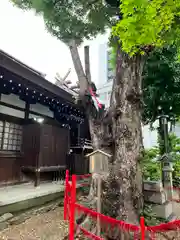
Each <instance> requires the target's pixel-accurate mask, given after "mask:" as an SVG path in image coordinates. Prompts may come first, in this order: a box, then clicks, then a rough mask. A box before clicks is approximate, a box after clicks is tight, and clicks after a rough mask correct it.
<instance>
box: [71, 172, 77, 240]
mask: <svg viewBox="0 0 180 240" xmlns="http://www.w3.org/2000/svg"><path fill="white" fill-rule="evenodd" d="M75 203H76V175H72V186H71V201H70V220H69V240H74V229H75Z"/></svg>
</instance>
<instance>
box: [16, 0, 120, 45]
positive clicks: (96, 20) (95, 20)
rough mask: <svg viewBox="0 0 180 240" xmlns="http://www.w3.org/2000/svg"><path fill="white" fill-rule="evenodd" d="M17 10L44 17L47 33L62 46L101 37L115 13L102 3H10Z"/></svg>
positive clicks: (45, 0)
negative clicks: (30, 11) (29, 10)
mask: <svg viewBox="0 0 180 240" xmlns="http://www.w3.org/2000/svg"><path fill="white" fill-rule="evenodd" d="M11 1H12V2H13V3H14V4H15V5H16V6H18V7H20V8H22V9H25V10H28V9H34V10H35V11H36V13H38V14H41V15H43V17H44V21H45V25H46V27H47V30H48V31H49V32H50V33H51V34H53V35H54V36H56V37H57V38H58V39H60V40H62V41H63V42H65V43H67V44H68V43H69V41H70V40H72V39H73V40H76V42H77V43H79V44H80V43H81V42H82V41H83V40H84V39H90V38H91V37H95V36H96V35H97V34H99V33H104V32H105V30H106V28H107V27H111V25H112V24H113V21H114V20H113V16H115V13H116V10H115V8H113V7H110V6H109V5H107V4H104V3H103V1H102V0H74V1H73V0H11Z"/></svg>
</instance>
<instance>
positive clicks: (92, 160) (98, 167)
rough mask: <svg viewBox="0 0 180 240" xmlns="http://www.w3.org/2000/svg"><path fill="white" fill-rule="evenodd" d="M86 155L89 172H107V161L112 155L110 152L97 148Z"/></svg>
mask: <svg viewBox="0 0 180 240" xmlns="http://www.w3.org/2000/svg"><path fill="white" fill-rule="evenodd" d="M86 157H88V158H89V171H90V173H108V170H109V169H108V161H109V159H110V158H111V157H112V156H111V155H110V154H108V153H106V152H103V151H101V150H99V149H98V150H96V151H94V152H92V153H90V154H88V155H86Z"/></svg>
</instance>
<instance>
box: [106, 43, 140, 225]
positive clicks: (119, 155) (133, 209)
mask: <svg viewBox="0 0 180 240" xmlns="http://www.w3.org/2000/svg"><path fill="white" fill-rule="evenodd" d="M142 70H143V59H142V57H141V56H135V57H132V58H129V56H127V55H126V54H124V53H123V52H122V51H121V48H120V46H119V48H118V49H117V62H116V79H115V80H114V81H115V83H114V89H113V94H114V96H112V102H111V106H112V108H113V109H114V114H113V115H112V116H113V117H112V129H113V133H112V137H113V140H114V149H113V150H114V151H113V162H112V164H111V168H110V174H109V178H108V181H107V184H106V187H107V191H105V196H104V199H105V207H106V211H107V212H109V214H110V215H111V216H112V217H120V219H123V220H126V221H128V222H131V223H137V221H138V220H139V214H140V210H141V209H142V206H143V195H142V179H141V171H140V167H139V157H140V153H141V147H142V133H141V124H140V123H141V117H140V116H141V112H140V111H141V76H142ZM108 202H109V204H108ZM110 206H111V209H110ZM112 208H113V209H112Z"/></svg>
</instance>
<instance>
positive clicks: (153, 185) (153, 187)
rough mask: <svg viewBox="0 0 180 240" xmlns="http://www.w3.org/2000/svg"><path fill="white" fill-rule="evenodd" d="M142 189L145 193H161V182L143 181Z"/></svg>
mask: <svg viewBox="0 0 180 240" xmlns="http://www.w3.org/2000/svg"><path fill="white" fill-rule="evenodd" d="M143 188H144V190H146V191H155V192H161V191H163V185H162V182H157V181H144V182H143Z"/></svg>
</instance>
